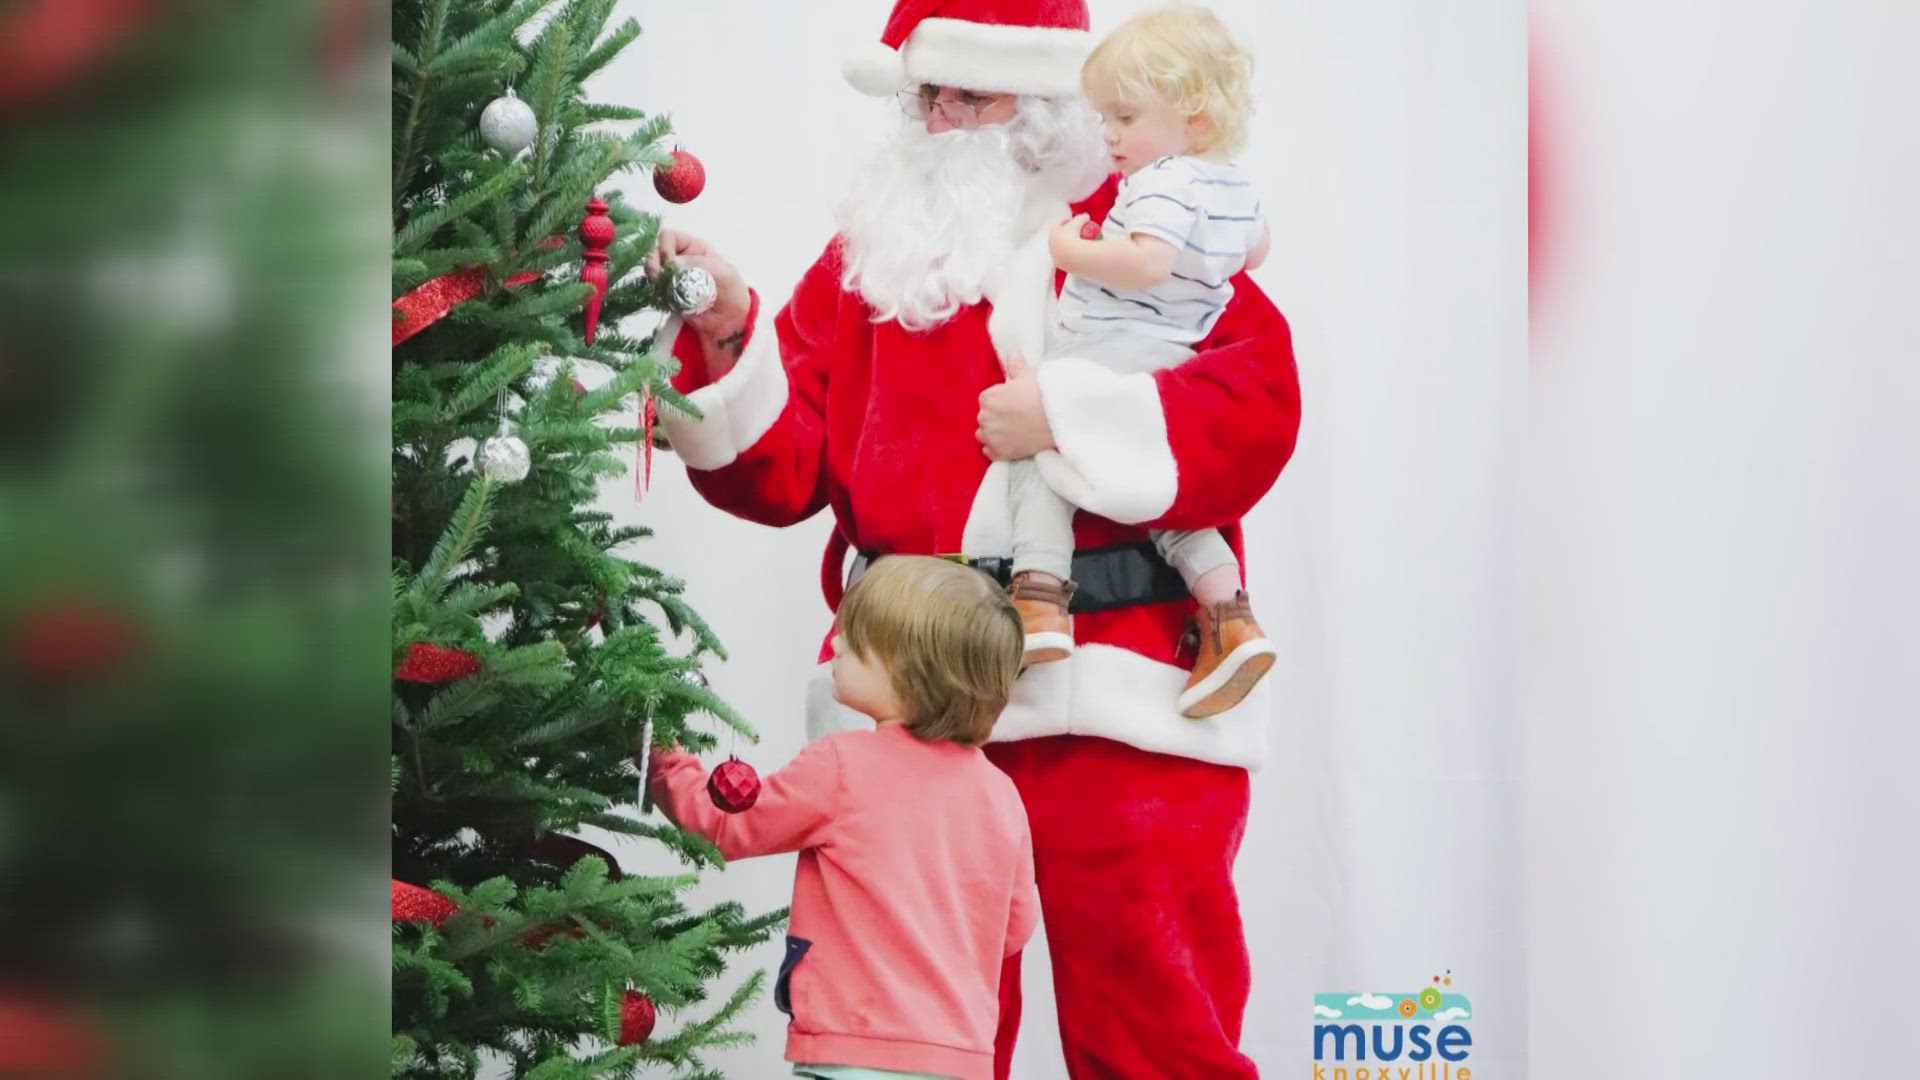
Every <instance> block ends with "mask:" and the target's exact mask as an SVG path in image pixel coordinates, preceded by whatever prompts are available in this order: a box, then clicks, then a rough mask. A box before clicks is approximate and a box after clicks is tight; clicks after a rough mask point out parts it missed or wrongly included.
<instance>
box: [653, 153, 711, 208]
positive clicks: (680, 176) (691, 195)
mask: <svg viewBox="0 0 1920 1080" xmlns="http://www.w3.org/2000/svg"><path fill="white" fill-rule="evenodd" d="M706 187H707V167H706V166H705V165H702V164H700V159H699V158H697V157H694V156H693V155H692V154H689V153H687V152H686V151H685V150H675V151H674V152H673V165H672V167H671V168H666V169H655V170H653V190H655V191H657V192H659V193H660V197H661V198H663V199H665V200H667V201H668V202H670V203H685V202H692V201H693V200H695V199H697V198H699V197H700V193H701V192H702V191H704V190H706Z"/></svg>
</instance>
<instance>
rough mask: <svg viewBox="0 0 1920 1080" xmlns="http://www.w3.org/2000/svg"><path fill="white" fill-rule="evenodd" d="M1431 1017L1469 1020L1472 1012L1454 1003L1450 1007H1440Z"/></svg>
mask: <svg viewBox="0 0 1920 1080" xmlns="http://www.w3.org/2000/svg"><path fill="white" fill-rule="evenodd" d="M1433 1018H1434V1019H1435V1020H1470V1019H1472V1018H1473V1014H1472V1013H1470V1012H1468V1011H1467V1010H1465V1009H1463V1008H1461V1007H1460V1006H1458V1005H1455V1006H1453V1007H1452V1008H1450V1009H1441V1010H1440V1011H1439V1012H1437V1013H1434V1014H1433Z"/></svg>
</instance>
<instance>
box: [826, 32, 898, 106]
mask: <svg viewBox="0 0 1920 1080" xmlns="http://www.w3.org/2000/svg"><path fill="white" fill-rule="evenodd" d="M840 73H841V74H842V75H844V76H846V79H847V82H848V83H849V84H851V85H852V87H853V88H854V89H855V90H858V91H860V92H861V93H863V94H866V95H867V96H869V97H885V96H887V95H888V94H891V93H893V92H894V91H896V90H902V89H905V88H906V85H907V60H906V57H903V56H901V55H900V50H898V49H889V48H887V47H886V46H885V45H882V44H880V43H879V42H877V41H860V42H857V43H855V44H852V45H849V46H847V48H846V49H845V50H843V51H842V52H841V54H840Z"/></svg>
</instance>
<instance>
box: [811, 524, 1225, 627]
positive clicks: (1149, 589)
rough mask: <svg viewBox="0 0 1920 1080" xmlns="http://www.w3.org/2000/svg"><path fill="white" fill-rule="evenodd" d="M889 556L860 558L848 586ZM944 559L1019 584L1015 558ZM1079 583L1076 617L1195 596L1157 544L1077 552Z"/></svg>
mask: <svg viewBox="0 0 1920 1080" xmlns="http://www.w3.org/2000/svg"><path fill="white" fill-rule="evenodd" d="M883 554H885V553H884V552H877V551H862V552H860V553H859V554H858V555H855V556H854V558H853V567H852V568H851V569H850V570H849V571H848V572H847V585H848V586H849V587H851V586H852V585H853V583H854V582H855V581H858V580H859V578H860V575H861V574H863V573H865V572H866V569H867V567H869V566H871V565H873V561H874V560H875V559H878V558H879V557H880V556H881V555H883ZM939 557H940V558H943V559H951V560H952V561H954V562H957V563H964V564H965V565H967V566H971V567H973V568H974V569H975V570H978V571H980V572H981V573H983V574H985V575H987V576H988V577H990V578H992V579H993V580H995V581H997V582H999V583H1000V587H1001V588H1003V589H1004V588H1006V587H1007V586H1008V585H1011V584H1012V583H1013V560H1012V559H1008V558H1001V557H1000V556H989V557H986V558H978V559H976V558H969V557H968V556H965V555H942V556H939ZM1073 580H1074V581H1075V582H1076V583H1078V584H1079V586H1080V588H1079V591H1077V592H1075V593H1074V594H1073V600H1072V602H1071V603H1069V604H1068V605H1067V610H1068V611H1070V612H1072V613H1074V614H1075V615H1082V614H1085V613H1087V612H1091V611H1112V610H1113V609H1115V608H1124V607H1133V606H1135V605H1138V604H1165V603H1171V602H1173V601H1175V600H1185V599H1187V598H1189V597H1190V596H1191V595H1192V593H1191V592H1190V591H1189V590H1188V589H1187V583H1186V581H1185V579H1183V578H1181V576H1180V572H1179V571H1178V570H1175V569H1174V568H1173V567H1172V566H1170V565H1168V563H1167V560H1165V559H1163V558H1161V557H1160V552H1159V550H1158V549H1156V548H1155V547H1154V546H1153V543H1152V542H1151V541H1141V542H1140V543H1135V544H1115V545H1113V546H1112V547H1103V548H1090V549H1088V550H1085V551H1076V552H1074V553H1073Z"/></svg>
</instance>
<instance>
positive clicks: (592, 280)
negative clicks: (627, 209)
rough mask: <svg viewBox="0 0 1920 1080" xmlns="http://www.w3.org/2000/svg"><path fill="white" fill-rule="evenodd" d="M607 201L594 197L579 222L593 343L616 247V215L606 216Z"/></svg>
mask: <svg viewBox="0 0 1920 1080" xmlns="http://www.w3.org/2000/svg"><path fill="white" fill-rule="evenodd" d="M607 209H608V207H607V201H606V200H605V199H602V198H599V197H597V196H596V197H595V198H594V200H593V201H592V202H590V203H588V204H587V216H586V217H584V218H582V219H581V221H580V243H581V244H582V245H583V246H584V247H585V248H586V251H585V253H584V254H585V258H586V265H585V266H583V267H581V268H580V280H581V281H584V282H586V283H587V284H589V285H591V286H593V295H592V296H589V297H587V335H586V337H587V344H589V345H591V344H593V332H594V330H595V329H596V328H598V327H599V325H600V301H602V300H604V299H605V298H606V295H607V249H608V248H610V247H612V246H613V218H611V217H609V216H608V215H607Z"/></svg>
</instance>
